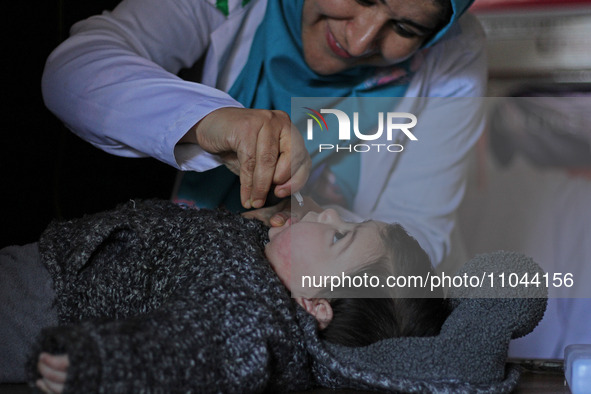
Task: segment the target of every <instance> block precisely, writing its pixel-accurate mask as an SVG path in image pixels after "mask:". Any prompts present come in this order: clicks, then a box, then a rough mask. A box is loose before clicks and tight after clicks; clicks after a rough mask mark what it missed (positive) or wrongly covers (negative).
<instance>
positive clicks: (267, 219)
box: [242, 197, 322, 227]
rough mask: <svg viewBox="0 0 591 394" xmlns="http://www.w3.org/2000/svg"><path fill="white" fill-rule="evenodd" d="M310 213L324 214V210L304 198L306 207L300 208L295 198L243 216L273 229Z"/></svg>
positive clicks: (307, 198) (312, 201)
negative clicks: (293, 218)
mask: <svg viewBox="0 0 591 394" xmlns="http://www.w3.org/2000/svg"><path fill="white" fill-rule="evenodd" d="M310 211H314V212H322V208H321V207H320V206H319V205H318V204H316V202H315V201H314V200H312V199H311V198H310V197H304V205H303V206H300V205H299V204H298V202H297V201H296V199H295V198H293V197H292V198H291V199H287V198H286V199H285V200H283V201H281V202H280V203H279V204H276V205H273V206H270V207H265V208H260V209H255V210H252V211H248V212H244V213H243V214H242V216H244V217H245V218H249V219H257V220H260V221H261V222H263V223H265V224H266V225H267V226H271V227H281V226H283V225H284V224H285V222H286V221H287V219H289V218H291V217H296V218H298V219H300V218H302V217H304V215H305V214H306V213H308V212H310Z"/></svg>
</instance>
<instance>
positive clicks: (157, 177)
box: [0, 0, 175, 247]
mask: <svg viewBox="0 0 591 394" xmlns="http://www.w3.org/2000/svg"><path fill="white" fill-rule="evenodd" d="M118 3H119V0H84V1H74V0H53V1H43V2H33V3H26V4H24V3H20V2H5V3H4V13H3V18H2V19H3V20H4V23H3V25H2V29H3V30H4V31H3V32H2V37H3V39H2V41H3V43H4V45H3V47H4V48H3V51H2V62H1V67H2V69H1V70H2V81H3V84H2V85H3V86H2V95H1V96H0V97H1V100H2V101H1V104H2V107H1V108H2V123H1V126H0V130H1V141H2V155H0V156H1V158H0V171H1V181H2V185H1V186H0V188H1V189H0V190H2V192H1V194H2V211H1V212H2V213H1V216H0V218H1V223H2V225H1V230H0V247H3V246H6V245H12V244H25V243H28V242H33V241H36V240H37V239H38V237H39V235H40V233H41V232H42V231H43V229H44V228H45V227H46V226H47V224H49V222H50V221H51V220H52V219H54V218H63V219H68V218H74V217H78V216H81V215H82V214H84V213H92V212H97V211H100V210H104V209H109V208H112V207H114V206H115V205H116V204H118V203H120V202H124V201H127V200H128V199H130V198H149V197H161V198H168V197H169V196H170V193H171V190H172V186H173V183H174V177H175V170H174V169H173V168H171V167H169V166H167V165H165V164H163V163H161V162H159V161H157V160H155V159H130V158H123V157H116V156H112V155H109V154H107V153H105V152H103V151H100V150H99V149H97V148H95V147H93V146H92V145H90V144H89V143H87V142H85V141H82V140H81V139H80V138H78V137H77V136H75V135H74V134H73V133H72V132H70V131H69V130H67V129H66V128H65V127H64V126H63V125H62V123H61V122H60V121H59V120H58V119H57V118H56V117H55V116H54V115H53V114H51V113H50V112H49V111H48V110H47V109H46V108H45V106H44V104H43V99H42V97H41V87H40V86H41V74H42V72H43V66H44V64H45V60H46V59H47V56H48V55H49V53H50V52H51V51H52V50H53V49H54V48H55V47H56V46H57V45H58V44H59V43H60V42H61V41H63V40H64V39H65V38H67V36H68V31H69V29H70V27H71V25H72V24H73V23H75V22H76V21H78V20H80V19H84V18H86V17H88V16H90V15H94V14H98V13H101V12H102V11H103V10H110V9H112V8H114V7H115V6H116V5H117V4H118Z"/></svg>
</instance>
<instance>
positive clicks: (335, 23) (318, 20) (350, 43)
mask: <svg viewBox="0 0 591 394" xmlns="http://www.w3.org/2000/svg"><path fill="white" fill-rule="evenodd" d="M441 13H442V9H441V7H440V6H439V5H437V4H436V3H435V2H434V0H305V2H304V8H303V13H302V42H303V49H304V58H305V60H306V63H307V64H308V66H309V67H310V68H311V69H312V70H314V71H315V72H316V73H318V74H321V75H330V74H335V73H338V72H341V71H344V70H347V69H349V68H352V67H355V66H360V65H368V66H387V65H392V64H396V63H399V62H401V61H403V60H405V59H407V58H409V57H410V56H411V55H412V54H413V53H414V52H415V51H416V50H417V49H419V48H420V46H421V45H422V44H423V42H424V41H425V40H426V39H427V38H429V37H431V35H432V34H433V33H435V31H436V29H437V28H438V27H439V24H440V15H441Z"/></svg>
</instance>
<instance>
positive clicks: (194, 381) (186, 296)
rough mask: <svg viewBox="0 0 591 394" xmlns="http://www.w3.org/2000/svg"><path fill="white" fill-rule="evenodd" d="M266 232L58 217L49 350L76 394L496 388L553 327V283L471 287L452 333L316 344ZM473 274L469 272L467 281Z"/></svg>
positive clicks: (132, 213)
mask: <svg viewBox="0 0 591 394" xmlns="http://www.w3.org/2000/svg"><path fill="white" fill-rule="evenodd" d="M266 232H267V229H266V227H265V226H263V225H261V224H260V223H258V222H256V221H250V220H245V219H243V218H241V217H240V216H238V215H234V214H230V213H228V212H223V211H207V210H200V211H197V210H190V209H187V210H186V209H183V208H180V207H178V206H176V205H174V204H172V203H169V202H162V201H147V202H133V201H132V202H130V203H128V204H126V205H124V206H122V207H119V208H118V209H116V210H113V211H110V212H105V213H100V214H96V215H92V216H87V217H84V218H82V219H78V220H74V221H70V222H62V223H54V224H52V225H50V227H49V228H48V229H47V230H46V232H45V233H44V235H43V237H42V238H41V240H40V251H41V254H42V256H43V259H44V261H45V263H46V265H47V267H48V269H49V271H50V273H51V274H52V276H53V278H54V281H55V290H56V293H57V307H58V311H59V316H60V323H61V325H60V326H59V327H55V328H50V329H47V330H45V331H44V332H43V333H42V335H41V336H40V339H39V343H38V346H37V347H36V348H35V349H34V351H33V352H32V356H31V362H30V366H29V373H30V381H31V382H33V381H34V380H35V378H36V377H37V376H38V375H37V373H36V371H35V360H36V357H37V355H38V353H39V352H40V351H42V350H43V351H49V352H54V353H56V352H66V353H67V354H68V355H69V357H70V364H71V366H70V369H69V371H68V381H67V383H66V392H73V393H87V392H101V393H132V392H148V393H150V392H153V393H177V392H195V393H201V392H223V393H232V392H240V393H245V392H288V391H301V390H306V389H308V388H311V387H313V386H322V387H331V388H353V389H371V390H385V391H389V392H394V391H395V392H419V393H425V392H449V393H457V392H462V393H497V392H510V391H511V390H512V389H513V388H514V387H515V385H516V383H517V380H518V377H519V373H518V371H517V369H515V368H513V367H511V366H510V365H509V366H507V365H506V364H505V361H506V357H507V349H508V344H509V341H510V339H511V338H513V337H518V336H521V335H525V334H526V333H528V332H530V331H531V330H533V328H534V327H535V326H536V325H537V323H538V321H539V320H540V319H541V317H542V315H543V313H544V309H545V305H546V300H545V298H544V297H545V289H538V290H535V291H533V292H532V289H531V288H530V289H524V288H521V287H518V288H516V289H507V291H504V292H503V291H502V292H500V293H499V292H497V291H496V290H498V289H495V291H494V292H492V293H491V292H490V291H489V292H487V291H486V289H460V290H457V291H455V292H452V297H454V301H453V304H454V310H453V312H452V314H451V315H450V317H449V318H448V319H447V321H446V322H445V324H444V326H443V328H442V330H441V333H440V335H438V336H436V337H425V338H393V339H388V340H384V341H380V342H377V343H375V344H373V345H370V346H367V347H362V348H346V347H343V346H338V345H334V344H330V343H325V342H323V341H321V340H319V339H318V336H317V328H316V324H315V320H314V319H313V318H312V317H311V316H310V315H308V314H307V313H306V312H305V311H304V310H303V309H302V308H300V307H299V306H298V305H297V304H295V302H293V300H292V299H291V298H290V295H289V292H288V291H287V289H286V288H285V287H284V286H283V285H282V284H281V282H280V281H279V280H278V278H277V276H276V275H275V273H274V272H273V271H272V269H271V268H270V266H269V264H268V262H267V261H266V260H265V258H264V254H263V245H264V243H265V242H266V241H267V235H266ZM507 270H510V271H511V272H517V273H524V272H539V271H540V270H539V267H538V266H537V264H535V263H534V262H533V261H531V260H530V259H528V258H526V257H525V256H522V255H518V254H515V253H506V252H499V253H494V254H489V255H483V256H478V257H476V258H475V259H473V260H471V261H470V262H468V263H467V264H466V265H465V266H464V271H463V272H465V273H468V274H470V275H472V274H475V275H480V274H481V273H484V272H485V271H486V272H493V273H498V272H505V271H507ZM460 274H461V273H460Z"/></svg>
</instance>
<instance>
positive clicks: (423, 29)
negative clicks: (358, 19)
mask: <svg viewBox="0 0 591 394" xmlns="http://www.w3.org/2000/svg"><path fill="white" fill-rule="evenodd" d="M379 1H380V3H382V4H383V5H385V6H386V7H388V9H390V6H389V5H388V3H387V2H386V0H379ZM395 21H396V22H399V23H404V24H406V25H409V26H412V27H414V28H415V29H418V30H420V31H421V32H422V33H431V32H432V31H433V30H434V29H435V28H433V27H427V26H423V25H421V24H420V23H417V22H415V21H413V20H412V19H408V18H401V19H395Z"/></svg>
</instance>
